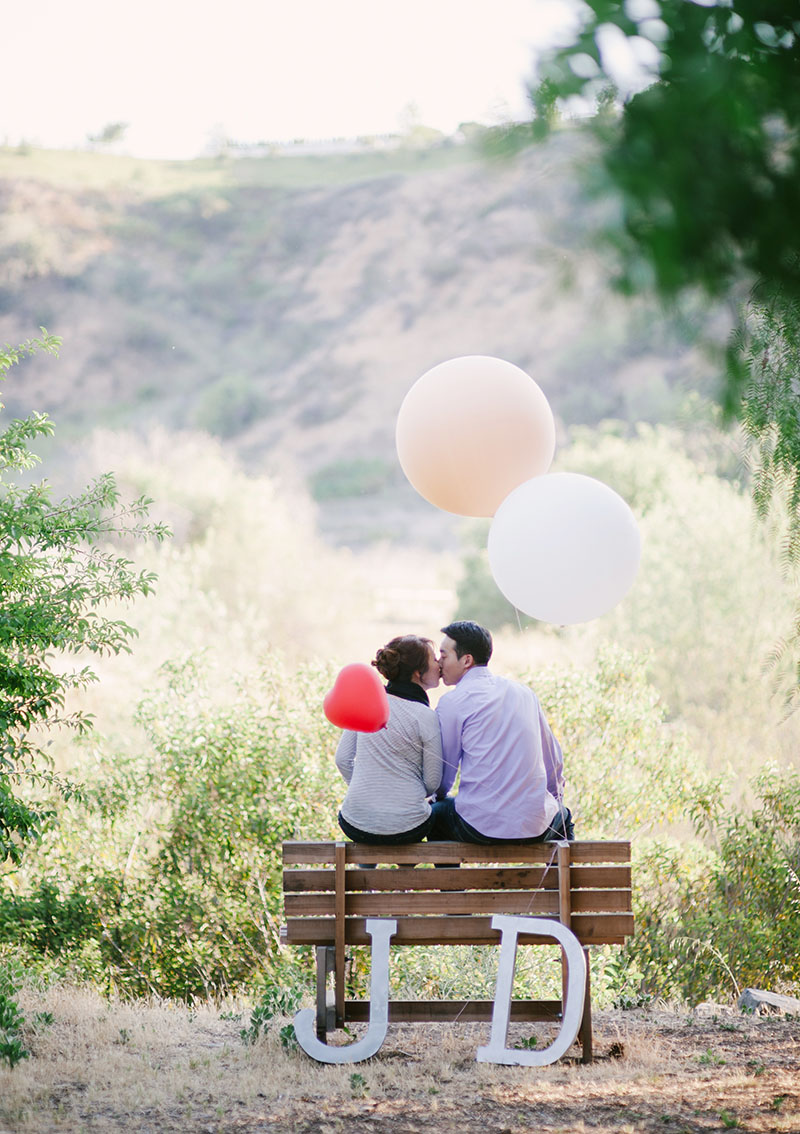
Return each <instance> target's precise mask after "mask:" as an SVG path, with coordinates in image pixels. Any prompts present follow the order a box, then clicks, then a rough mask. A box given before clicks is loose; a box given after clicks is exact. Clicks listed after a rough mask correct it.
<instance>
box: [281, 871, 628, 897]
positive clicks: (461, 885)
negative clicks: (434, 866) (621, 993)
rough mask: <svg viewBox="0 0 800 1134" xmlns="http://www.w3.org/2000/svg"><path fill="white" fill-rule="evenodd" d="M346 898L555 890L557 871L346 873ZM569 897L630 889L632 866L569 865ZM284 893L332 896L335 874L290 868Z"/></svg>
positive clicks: (286, 875) (285, 875) (284, 882)
mask: <svg viewBox="0 0 800 1134" xmlns="http://www.w3.org/2000/svg"><path fill="white" fill-rule="evenodd" d="M345 879H346V887H347V891H348V893H352V892H354V891H358V890H389V891H391V890H415V891H416V890H484V889H485V890H557V889H558V870H557V869H556V867H555V866H551V867H549V868H547V869H542V868H541V867H538V866H533V867H526V866H523V867H512V866H505V867H486V866H483V867H472V868H470V867H464V868H462V869H461V870H456V869H452V870H446V869H444V870H420V869H413V868H409V867H402V866H401V867H398V868H397V869H388V870H357V869H351V870H348V871H347V872H346V875H345ZM570 885H571V888H572V892H573V893H574V892H575V891H576V890H581V889H603V890H629V889H630V886H631V868H630V866H573V867H571V868H570ZM283 888H284V891H285V892H286V893H287V894H291V893H300V892H303V893H310V892H320V891H322V892H325V891H331V892H332V891H333V890H334V888H335V875H334V872H333V870H300V869H292V870H285V871H284V872H283Z"/></svg>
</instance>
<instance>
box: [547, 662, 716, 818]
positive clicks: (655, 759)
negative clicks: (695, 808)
mask: <svg viewBox="0 0 800 1134" xmlns="http://www.w3.org/2000/svg"><path fill="white" fill-rule="evenodd" d="M528 679H529V680H530V682H531V685H532V686H533V688H534V689H535V690H536V692H537V694H538V696H539V699H540V701H541V703H542V707H543V708H544V711H545V713H546V715H547V719H548V721H549V722H550V725H551V727H552V729H553V731H554V733H555V734H556V736H557V737H558V739H559V742H560V744H561V746H562V748H563V750H564V752H566V753H567V754H568V759H567V774H568V777H569V784H568V786H567V790H566V797H565V802H566V803H567V805H568V806H569V807H570V809H571V810H572V812H573V816H574V819H575V826H576V831H577V832H579V834H578V837H579V838H581V839H591V838H624V837H626V836H631V835H635V834H638V833H640V832H642V831H646V830H650V829H652V828H654V827H657V826H664V825H668V824H671V823H675V822H677V821H679V820H681V819H682V818H683V817H684V816H685V815H686V813H687V811H688V809H689V807H690V805H691V802H692V800H693V799H694V798H695V794H696V792H697V790H698V787H699V785H700V784H701V783H702V782H703V779H704V777H703V775H702V773H701V771H700V770H698V769H696V768H694V767H693V760H692V757H691V754H690V752H689V749H688V746H687V744H686V740H685V737H684V736H683V735H682V734H681V732H680V731H679V730H677V729H674V728H671V727H669V726H668V725H666V724H665V721H664V716H665V712H664V706H663V704H662V703H661V701H660V699H659V697H658V694H657V692H656V691H655V690H654V688H653V687H652V686H651V685H650V684H649V682H648V680H647V675H646V669H645V664H644V660H643V659H641V658H638V659H637V658H636V657H635V656H633V655H631V654H626V653H624V652H623V651H621V650H619V649H614V648H611V647H604V648H602V649H601V650H600V652H599V655H598V658H597V660H596V663H595V666H594V667H593V669H591V670H578V669H565V668H558V669H556V668H549V669H545V670H540V671H538V672H537V673H536V674H529V675H528Z"/></svg>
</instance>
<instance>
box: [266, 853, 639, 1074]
mask: <svg viewBox="0 0 800 1134" xmlns="http://www.w3.org/2000/svg"><path fill="white" fill-rule="evenodd" d="M283 862H284V873H283V889H284V909H285V915H286V925H285V927H284V928H283V929H282V930H281V937H282V940H283V941H284V942H285V943H286V944H289V945H313V946H316V960H317V1012H316V1026H317V1035H318V1036H319V1038H320V1039H324V1038H325V1036H326V1034H327V1032H328V1031H329V1030H333V1029H334V1028H339V1027H342V1026H343V1025H344V1024H346V1023H349V1022H358V1021H366V1020H368V1019H369V1001H367V1000H347V999H345V949H346V947H347V946H349V945H367V944H369V942H370V938H369V936H368V934H367V932H366V919H367V918H368V917H385V918H395V919H396V920H397V931H396V933H395V935H394V936H393V937H392V941H391V944H392V945H393V946H395V945H398V946H400V945H497V944H499V942H500V933H499V932H498V931H497V930H494V929H492V926H491V919H492V915H493V914H516V915H525V916H532V917H535V916H539V917H547V918H552V919H556V920H558V921H560V922H561V923H562V924H563V925H566V926H567V927H568V928H570V929H571V930H572V932H573V933H574V934H575V936H576V937H577V938H578V940H579V941H580V943H581V945H582V946H583V947H584V951H585V953H586V958H587V962H588V947H589V946H590V945H608V944H622V943H623V942H624V941H625V939H626V938H627V937H628V936H630V934H631V933H633V914H632V913H631V867H630V843H629V842H574V843H566V842H562V843H539V844H536V845H531V846H524V845H517V844H507V845H496V846H478V845H475V844H473V843H413V844H408V845H406V846H397V847H382V846H372V845H367V844H359V843H349V842H347V843H346V842H324V843H322V842H321V843H306V842H288V843H284V845H283ZM362 864H364V865H366V864H370V865H372V864H374V866H375V869H364V868H363V866H362ZM436 864H438V865H439V868H438V869H424V867H428V866H432V865H436ZM420 867H422V868H423V869H420ZM448 867H449V869H448ZM552 940H553V939H552V938H551V937H539V936H535V935H525V936H520V938H519V941H520V944H552ZM331 972H332V973H333V974H334V982H333V983H334V989H333V997H332V998H331V997H330V996H329V994H328V989H327V985H328V974H329V973H331ZM586 972H587V977H586V980H587V987H586V998H585V1002H584V1012H583V1019H582V1023H581V1027H580V1030H579V1033H578V1039H579V1041H580V1043H581V1046H582V1058H583V1061H584V1062H589V1061H590V1060H591V1058H592V1015H591V1000H590V989H589V976H588V973H589V966H588V963H587V966H586ZM563 988H564V985H563V984H562V997H561V999H559V1000H515V1001H513V1002H512V1005H511V1020H512V1021H550V1022H556V1023H557V1022H559V1021H560V1020H561V1018H562V1015H563V1007H564V995H563ZM492 1008H493V1001H491V1000H488V1001H463V1000H458V1001H435V1000H409V1001H397V1000H390V1002H389V1022H390V1023H395V1022H399V1021H416V1022H423V1021H455V1020H464V1021H474V1020H486V1021H488V1020H490V1019H491V1017H492Z"/></svg>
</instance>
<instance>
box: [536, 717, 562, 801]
mask: <svg viewBox="0 0 800 1134" xmlns="http://www.w3.org/2000/svg"><path fill="white" fill-rule="evenodd" d="M539 729H540V732H541V737H542V755H543V756H544V767H545V771H546V772H547V790H548V791H549V792H550V794H551V795H552V796H553V797H554V798H555V799H557V800H559V802H561V801H562V800H563V798H564V757H563V755H562V752H561V745H560V744H559V743H558V741H557V740H556V738H555V737H554V736H553V731H552V729H551V728H550V725H549V724H548V723H547V717H546V716H545V715H544V712H543V711H542V706H541V705H539Z"/></svg>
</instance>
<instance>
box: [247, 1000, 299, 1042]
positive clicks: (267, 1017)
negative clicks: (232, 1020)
mask: <svg viewBox="0 0 800 1134" xmlns="http://www.w3.org/2000/svg"><path fill="white" fill-rule="evenodd" d="M301 999H302V990H301V989H298V988H275V987H274V986H272V985H268V986H267V988H266V989H265V990H264V992H263V993H262V995H261V998H260V999H259V1001H258V1003H257V1004H256V1005H255V1006H254V1007H253V1009H252V1010H251V1012H250V1023H249V1024H248V1026H247V1027H246V1028H242V1030H241V1032H240V1035H241V1037H242V1041H243V1042H244V1043H246V1044H253V1043H255V1042H256V1040H257V1039H258V1037H259V1036H260V1035H262V1034H263V1033H264V1032H266V1030H267V1027H268V1025H269V1023H270V1022H271V1021H272V1020H274V1018H275V1017H276V1016H292V1015H294V1013H295V1012H296V1011H297V1009H298V1008H299V1007H300V1001H301ZM288 1029H291V1033H290V1032H289V1030H288ZM280 1036H281V1043H282V1046H283V1047H285V1048H289V1047H291V1039H292V1037H293V1036H294V1025H293V1024H289V1025H288V1028H287V1027H283V1028H281V1032H280ZM295 1046H296V1041H295Z"/></svg>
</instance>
